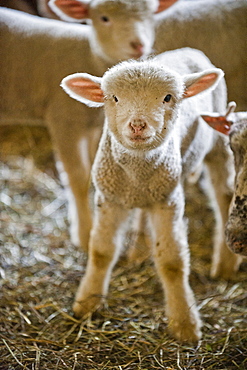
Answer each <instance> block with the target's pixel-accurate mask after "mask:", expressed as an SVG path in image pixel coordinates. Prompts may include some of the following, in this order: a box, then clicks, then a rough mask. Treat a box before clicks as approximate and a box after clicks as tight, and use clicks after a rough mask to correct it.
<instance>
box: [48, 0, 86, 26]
mask: <svg viewBox="0 0 247 370" xmlns="http://www.w3.org/2000/svg"><path fill="white" fill-rule="evenodd" d="M88 4H89V0H80V1H78V0H50V1H49V3H48V5H49V7H50V8H51V10H52V11H53V12H54V13H55V14H56V15H57V16H58V17H59V18H61V19H62V20H64V21H67V22H82V21H83V20H85V19H88V18H89V5H88Z"/></svg>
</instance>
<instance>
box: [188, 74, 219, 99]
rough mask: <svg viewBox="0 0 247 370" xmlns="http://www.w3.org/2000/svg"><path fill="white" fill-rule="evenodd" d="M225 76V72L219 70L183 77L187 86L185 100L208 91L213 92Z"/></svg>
mask: <svg viewBox="0 0 247 370" xmlns="http://www.w3.org/2000/svg"><path fill="white" fill-rule="evenodd" d="M223 76H224V72H223V71H222V70H221V69H219V68H214V69H211V70H206V71H204V72H199V73H193V74H190V75H186V76H183V77H184V84H185V91H184V94H183V98H190V97H191V96H194V95H197V94H199V93H201V92H203V91H205V90H208V89H211V90H213V89H214V88H215V87H216V86H217V84H218V82H219V80H220V79H221V78H222V77H223Z"/></svg>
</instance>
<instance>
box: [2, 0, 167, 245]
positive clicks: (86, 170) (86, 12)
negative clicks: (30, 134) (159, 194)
mask: <svg viewBox="0 0 247 370" xmlns="http://www.w3.org/2000/svg"><path fill="white" fill-rule="evenodd" d="M55 3H56V6H60V7H61V9H60V13H61V12H62V11H63V9H64V4H65V11H67V12H68V13H69V14H70V12H71V11H72V13H73V11H74V10H75V13H73V14H74V15H76V17H77V18H78V17H79V18H80V19H83V18H91V19H92V26H86V25H81V24H80V25H76V24H66V23H65V22H60V21H56V20H48V19H44V18H39V17H35V16H31V15H28V14H25V13H22V12H18V11H14V10H12V9H5V8H0V49H1V53H2V58H1V59H0V76H1V78H0V79H1V84H0V94H1V101H0V124H1V125H6V124H7V125H8V124H30V125H43V124H45V125H47V127H48V129H49V132H50V135H51V138H52V141H53V144H54V147H55V149H56V151H57V153H58V155H59V158H60V160H61V162H62V165H63V168H64V171H65V174H66V176H67V180H66V179H64V181H65V182H66V181H67V189H68V192H69V195H68V196H69V214H70V221H71V237H72V241H73V243H74V244H76V245H81V246H82V247H83V248H84V249H85V250H87V246H88V236H89V230H90V228H91V212H90V209H89V204H88V183H89V180H90V170H91V163H92V160H93V158H94V155H95V152H96V148H97V145H98V140H99V137H100V134H101V130H102V126H103V113H102V112H99V111H96V110H90V109H89V108H87V107H86V106H83V105H81V104H79V103H78V102H75V101H72V100H71V99H69V97H67V96H66V94H64V93H63V92H62V91H61V89H60V87H59V85H60V81H61V80H62V78H63V77H65V76H66V75H68V74H70V73H73V72H75V71H80V70H83V71H85V72H88V73H91V74H95V75H98V76H101V75H102V74H103V73H104V72H105V71H106V70H107V69H108V68H109V67H110V66H112V65H114V64H115V63H117V62H118V61H120V60H124V59H129V58H139V57H141V56H146V55H148V54H149V53H150V52H151V50H152V45H153V42H154V25H153V13H154V12H155V10H156V8H157V6H158V1H150V0H143V1H141V2H139V1H138V2H132V1H129V0H120V1H117V2H113V1H109V0H103V1H102V0H101V1H93V2H91V3H88V2H87V1H84V2H78V1H66V2H64V1H63V0H56V2H55ZM78 5H79V10H78ZM71 8H72V10H71ZM160 10H162V9H160ZM66 176H64V178H65V177H66Z"/></svg>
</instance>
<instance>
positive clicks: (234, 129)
mask: <svg viewBox="0 0 247 370" xmlns="http://www.w3.org/2000/svg"><path fill="white" fill-rule="evenodd" d="M235 107H236V103H235V102H231V103H229V105H228V110H227V113H226V114H225V115H224V116H222V115H220V114H216V115H215V114H214V115H213V114H203V115H202V118H203V119H204V120H205V121H206V122H207V123H208V124H209V125H210V126H211V127H213V128H214V129H216V130H218V131H219V132H221V133H223V134H225V135H229V140H230V146H231V149H232V151H233V153H234V159H235V172H236V176H235V187H234V195H233V199H232V203H231V207H230V213H229V218H228V221H227V224H226V229H225V234H226V242H227V245H228V247H229V248H230V249H231V250H232V251H233V252H234V253H239V254H241V255H243V256H247V220H246V218H247V112H237V113H234V109H235Z"/></svg>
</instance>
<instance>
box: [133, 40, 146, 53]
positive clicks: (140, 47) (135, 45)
mask: <svg viewBox="0 0 247 370" xmlns="http://www.w3.org/2000/svg"><path fill="white" fill-rule="evenodd" d="M130 46H131V47H132V48H133V49H134V50H135V51H138V53H140V54H143V50H144V45H143V44H142V43H141V42H139V41H132V42H131V43H130Z"/></svg>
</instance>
